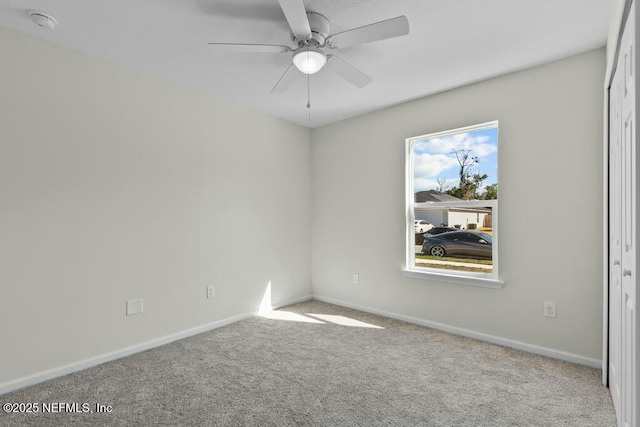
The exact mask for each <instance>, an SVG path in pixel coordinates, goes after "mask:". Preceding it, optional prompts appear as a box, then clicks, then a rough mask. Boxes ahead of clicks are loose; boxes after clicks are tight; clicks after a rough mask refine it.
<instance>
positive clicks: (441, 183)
mask: <svg viewBox="0 0 640 427" xmlns="http://www.w3.org/2000/svg"><path fill="white" fill-rule="evenodd" d="M436 182H437V183H438V187H436V191H438V192H440V193H444V192H445V191H447V187H448V185H447V178H444V177H440V178H438V179H437V180H436Z"/></svg>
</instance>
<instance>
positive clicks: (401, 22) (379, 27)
mask: <svg viewBox="0 0 640 427" xmlns="http://www.w3.org/2000/svg"><path fill="white" fill-rule="evenodd" d="M406 34H409V21H408V20H407V17H406V16H404V15H402V16H398V17H395V18H391V19H387V20H386V21H380V22H376V23H374V24H369V25H365V26H364V27H358V28H354V29H352V30H347V31H343V32H341V33H336V34H332V35H331V36H329V37H328V39H327V44H328V45H330V46H331V47H333V48H335V49H342V48H343V47H349V46H353V45H356V44H362V43H369V42H375V41H378V40H384V39H390V38H393V37H398V36H404V35H406Z"/></svg>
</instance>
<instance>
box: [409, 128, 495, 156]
mask: <svg viewBox="0 0 640 427" xmlns="http://www.w3.org/2000/svg"><path fill="white" fill-rule="evenodd" d="M490 139H491V138H489V137H488V136H486V135H478V136H471V135H470V134H469V133H459V134H455V135H448V136H443V137H441V138H432V139H427V140H424V141H419V142H417V143H416V144H415V145H414V150H415V151H416V152H418V153H424V152H426V153H432V154H448V155H451V152H452V151H453V150H472V153H471V155H473V156H477V157H479V158H481V157H485V156H488V155H489V154H492V153H495V152H496V151H498V147H497V146H496V145H495V144H492V143H488V141H490Z"/></svg>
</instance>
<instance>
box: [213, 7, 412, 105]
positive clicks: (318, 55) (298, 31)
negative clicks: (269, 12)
mask: <svg viewBox="0 0 640 427" xmlns="http://www.w3.org/2000/svg"><path fill="white" fill-rule="evenodd" d="M279 2H280V7H281V8H282V11H283V12H284V16H285V18H286V19H287V22H288V23H289V27H290V28H291V40H292V41H293V44H294V47H290V46H285V45H273V44H250V43H209V45H210V46H212V47H214V48H216V49H220V50H225V51H231V52H251V53H292V57H291V62H292V63H291V64H290V65H289V67H288V68H287V69H286V70H285V72H284V73H283V74H282V76H281V77H280V79H279V80H278V82H277V83H276V84H275V86H274V87H273V89H271V92H274V93H278V92H285V91H286V90H287V89H288V88H289V87H290V86H291V84H293V82H294V81H295V80H296V79H297V78H298V76H299V74H298V71H300V72H302V73H304V74H307V75H309V74H314V73H317V72H318V71H320V70H321V69H322V68H326V69H328V70H330V71H332V72H334V73H336V74H337V75H339V76H341V77H342V78H344V79H345V80H347V81H348V82H350V83H352V84H353V85H355V86H357V87H359V88H362V87H364V86H366V85H368V84H369V83H371V80H372V79H371V77H369V76H368V75H366V74H365V73H363V72H362V71H360V70H358V69H357V68H355V67H354V66H353V65H351V64H349V63H347V62H346V61H344V60H343V59H340V58H338V57H337V56H335V55H333V54H331V53H327V52H331V51H334V50H337V49H342V48H345V47H350V46H354V45H357V44H362V43H369V42H374V41H378V40H384V39H389V38H392V37H398V36H403V35H406V34H409V21H408V20H407V17H406V16H397V17H395V18H391V19H387V20H385V21H380V22H375V23H373V24H369V25H365V26H363V27H358V28H353V29H351V30H347V31H343V32H340V33H335V34H331V35H330V34H329V32H330V31H331V23H330V22H329V20H328V19H327V18H326V17H325V16H323V15H321V14H319V13H315V12H307V11H306V10H305V7H304V1H303V0H279Z"/></svg>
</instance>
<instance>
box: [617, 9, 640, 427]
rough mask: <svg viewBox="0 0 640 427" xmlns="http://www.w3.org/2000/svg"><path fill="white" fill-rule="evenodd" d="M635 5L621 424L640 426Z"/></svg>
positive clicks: (624, 62)
mask: <svg viewBox="0 0 640 427" xmlns="http://www.w3.org/2000/svg"><path fill="white" fill-rule="evenodd" d="M636 19H637V18H636V5H635V2H634V3H633V4H632V6H631V10H630V12H629V18H628V19H627V24H626V26H625V29H624V32H623V34H622V42H621V44H620V54H619V58H618V68H619V72H620V79H621V81H620V84H621V87H620V90H621V91H620V96H621V109H620V114H621V120H622V123H621V124H622V129H621V132H622V134H621V148H622V262H621V264H622V286H621V293H622V295H621V300H622V301H621V313H620V317H621V319H620V320H621V322H620V324H621V327H620V332H619V335H620V340H621V344H620V366H619V370H618V372H619V382H620V386H621V390H620V418H621V423H620V425H622V426H624V427H637V426H638V419H637V416H638V406H640V402H639V401H638V399H640V396H638V395H637V394H636V393H637V386H638V384H637V374H638V369H637V366H636V364H637V357H638V353H637V344H638V343H637V339H636V331H637V328H636V322H637V319H636V309H635V307H636V286H637V284H636V283H637V280H636V277H637V274H638V270H637V268H636V234H637V221H636V214H637V210H636V191H637V188H638V186H637V174H636V164H637V154H638V152H637V149H636V148H637V147H636V95H635V94H636V85H635V74H636V50H635V48H636V46H635V24H636Z"/></svg>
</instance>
